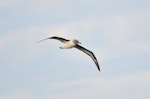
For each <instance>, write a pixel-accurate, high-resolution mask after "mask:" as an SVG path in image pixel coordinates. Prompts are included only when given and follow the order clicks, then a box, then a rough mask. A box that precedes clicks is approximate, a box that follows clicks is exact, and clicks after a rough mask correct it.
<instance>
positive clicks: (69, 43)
mask: <svg viewBox="0 0 150 99" xmlns="http://www.w3.org/2000/svg"><path fill="white" fill-rule="evenodd" d="M78 43H80V42H79V41H78V40H76V39H73V40H70V41H66V42H65V43H63V45H62V46H60V47H59V48H61V49H69V48H73V47H74V46H76V45H77V44H78Z"/></svg>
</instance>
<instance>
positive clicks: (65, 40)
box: [37, 36, 69, 43]
mask: <svg viewBox="0 0 150 99" xmlns="http://www.w3.org/2000/svg"><path fill="white" fill-rule="evenodd" d="M47 39H56V40H59V41H61V42H63V43H64V42H67V41H69V40H67V39H64V38H61V37H56V36H53V37H49V38H46V39H43V40H41V41H38V42H37V43H40V42H42V41H45V40H47Z"/></svg>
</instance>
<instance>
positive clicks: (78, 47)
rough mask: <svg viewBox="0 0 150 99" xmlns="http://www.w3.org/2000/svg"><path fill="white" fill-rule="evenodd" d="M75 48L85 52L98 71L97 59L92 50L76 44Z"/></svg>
mask: <svg viewBox="0 0 150 99" xmlns="http://www.w3.org/2000/svg"><path fill="white" fill-rule="evenodd" d="M75 48H77V49H79V50H81V51H83V52H84V53H85V54H87V55H89V56H90V57H91V58H92V60H93V61H94V62H95V64H96V66H97V69H98V70H99V71H100V67H99V64H98V61H97V59H96V57H95V55H94V53H93V52H91V51H89V50H87V49H86V48H84V47H82V46H80V45H76V46H75Z"/></svg>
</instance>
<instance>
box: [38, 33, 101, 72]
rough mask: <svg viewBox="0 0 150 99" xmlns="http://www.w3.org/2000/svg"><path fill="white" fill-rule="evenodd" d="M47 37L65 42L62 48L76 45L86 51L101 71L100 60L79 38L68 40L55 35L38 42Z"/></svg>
mask: <svg viewBox="0 0 150 99" xmlns="http://www.w3.org/2000/svg"><path fill="white" fill-rule="evenodd" d="M47 39H56V40H59V41H61V42H62V43H63V45H62V46H60V47H59V48H60V49H69V48H73V47H75V48H77V49H79V50H81V51H82V52H84V53H85V54H87V55H89V56H90V57H91V58H92V60H93V61H94V63H95V64H96V66H97V69H98V70H99V71H100V66H99V64H98V61H97V59H96V57H95V55H94V53H93V52H91V51H90V50H88V49H86V48H84V47H82V46H80V45H79V44H81V43H80V42H79V41H78V40H77V39H72V40H67V39H64V38H61V37H56V36H53V37H49V38H46V39H43V40H41V41H38V42H37V43H39V42H42V41H44V40H47Z"/></svg>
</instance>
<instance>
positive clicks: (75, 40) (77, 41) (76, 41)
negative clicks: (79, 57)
mask: <svg viewBox="0 0 150 99" xmlns="http://www.w3.org/2000/svg"><path fill="white" fill-rule="evenodd" d="M71 41H72V42H73V43H74V44H76V45H77V44H81V42H79V40H77V39H73V40H71Z"/></svg>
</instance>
